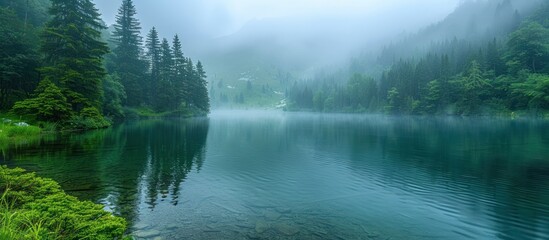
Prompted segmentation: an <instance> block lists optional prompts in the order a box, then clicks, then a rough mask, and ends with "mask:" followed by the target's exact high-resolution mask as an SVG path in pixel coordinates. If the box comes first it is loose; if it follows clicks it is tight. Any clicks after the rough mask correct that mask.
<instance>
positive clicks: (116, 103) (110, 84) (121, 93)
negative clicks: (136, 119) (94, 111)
mask: <svg viewBox="0 0 549 240" xmlns="http://www.w3.org/2000/svg"><path fill="white" fill-rule="evenodd" d="M103 92H104V94H105V100H104V101H103V113H104V114H105V116H106V117H109V118H111V119H122V118H124V109H123V106H122V103H123V101H124V100H126V91H125V89H124V86H123V85H122V84H121V83H120V81H119V78H118V77H117V76H116V75H109V76H107V77H106V78H105V80H104V81H103Z"/></svg>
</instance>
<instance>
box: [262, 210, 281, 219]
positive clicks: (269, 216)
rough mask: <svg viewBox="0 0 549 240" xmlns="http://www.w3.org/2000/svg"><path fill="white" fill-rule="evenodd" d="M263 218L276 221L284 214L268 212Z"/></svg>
mask: <svg viewBox="0 0 549 240" xmlns="http://www.w3.org/2000/svg"><path fill="white" fill-rule="evenodd" d="M263 216H265V218H267V219H268V220H271V221H274V220H278V219H279V218H280V217H281V216H282V214H280V213H278V212H274V211H267V212H265V214H264V215H263Z"/></svg>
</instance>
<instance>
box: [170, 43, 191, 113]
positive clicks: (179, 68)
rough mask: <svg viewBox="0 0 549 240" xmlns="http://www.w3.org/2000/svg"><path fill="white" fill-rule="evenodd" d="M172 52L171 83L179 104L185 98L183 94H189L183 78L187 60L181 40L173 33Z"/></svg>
mask: <svg viewBox="0 0 549 240" xmlns="http://www.w3.org/2000/svg"><path fill="white" fill-rule="evenodd" d="M172 49H173V50H172V52H173V71H174V72H173V74H174V79H173V85H174V88H175V89H176V93H175V94H176V96H175V98H176V100H175V101H176V102H177V104H178V106H179V104H181V103H182V102H183V101H184V100H185V99H184V98H183V97H184V96H186V95H188V94H189V91H188V86H187V85H186V84H185V78H186V76H187V69H186V65H187V60H186V58H185V56H184V55H183V50H182V47H181V41H180V40H179V36H178V35H175V36H174V38H173V43H172Z"/></svg>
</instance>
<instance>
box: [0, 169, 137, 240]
mask: <svg viewBox="0 0 549 240" xmlns="http://www.w3.org/2000/svg"><path fill="white" fill-rule="evenodd" d="M0 192H3V195H2V197H1V201H0V203H2V204H0V218H1V220H2V222H1V223H0V238H8V239H22V238H23V239H26V238H35V239H120V238H122V237H123V234H124V232H125V229H126V221H125V220H124V219H122V218H120V217H115V216H113V215H112V214H111V213H109V212H106V211H104V210H103V206H101V205H98V204H94V203H92V202H89V201H79V200H78V199H76V198H75V197H72V196H69V195H67V194H65V193H64V192H63V191H62V190H61V188H60V186H59V184H57V183H56V182H55V181H53V180H51V179H46V178H40V177H37V176H36V175H35V174H34V173H26V172H25V171H24V170H22V169H8V168H7V167H5V166H0Z"/></svg>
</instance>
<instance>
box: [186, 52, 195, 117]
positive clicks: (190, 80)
mask: <svg viewBox="0 0 549 240" xmlns="http://www.w3.org/2000/svg"><path fill="white" fill-rule="evenodd" d="M186 62H187V65H186V71H185V72H186V74H187V75H186V76H185V86H186V89H185V90H186V94H185V95H184V96H183V101H184V102H185V104H186V105H187V107H196V105H197V100H196V99H197V97H198V96H197V93H198V91H197V90H198V81H197V77H196V76H197V73H196V69H195V67H194V64H193V60H191V59H190V58H188V59H187V60H186Z"/></svg>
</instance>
